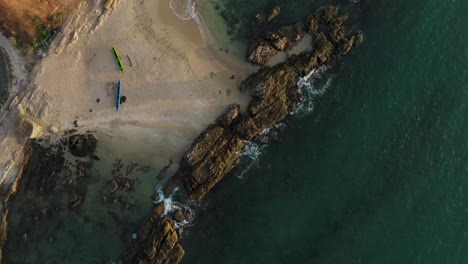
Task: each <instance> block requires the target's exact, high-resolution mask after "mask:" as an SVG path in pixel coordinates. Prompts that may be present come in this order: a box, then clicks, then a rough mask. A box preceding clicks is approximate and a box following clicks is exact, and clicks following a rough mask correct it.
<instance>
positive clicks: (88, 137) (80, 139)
mask: <svg viewBox="0 0 468 264" xmlns="http://www.w3.org/2000/svg"><path fill="white" fill-rule="evenodd" d="M96 147H97V139H96V137H95V136H94V135H92V134H80V135H72V136H70V138H69V139H68V149H69V150H70V153H71V154H72V155H73V156H77V157H86V156H90V155H93V154H94V151H96Z"/></svg>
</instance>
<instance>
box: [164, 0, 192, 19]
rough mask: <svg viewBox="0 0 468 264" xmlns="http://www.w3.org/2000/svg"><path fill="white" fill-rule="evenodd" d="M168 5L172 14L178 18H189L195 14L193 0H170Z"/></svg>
mask: <svg viewBox="0 0 468 264" xmlns="http://www.w3.org/2000/svg"><path fill="white" fill-rule="evenodd" d="M169 5H170V6H171V9H172V11H174V14H175V15H176V16H177V17H179V18H180V19H183V20H190V19H192V18H195V17H196V16H197V14H196V9H195V2H194V1H193V0H170V1H169Z"/></svg>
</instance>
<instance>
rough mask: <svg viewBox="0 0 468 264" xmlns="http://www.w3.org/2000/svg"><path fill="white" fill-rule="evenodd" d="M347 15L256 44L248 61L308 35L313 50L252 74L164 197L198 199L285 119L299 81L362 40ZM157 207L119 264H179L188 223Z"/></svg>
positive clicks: (285, 30) (328, 12)
mask: <svg viewBox="0 0 468 264" xmlns="http://www.w3.org/2000/svg"><path fill="white" fill-rule="evenodd" d="M348 28H350V27H349V26H348V25H347V16H346V15H339V8H338V7H337V6H325V7H322V8H320V9H319V10H318V11H317V12H316V13H315V14H313V15H311V16H309V17H308V18H307V19H306V21H304V22H299V23H296V24H294V25H289V26H285V27H281V28H280V29H278V30H277V31H275V32H269V33H267V34H266V35H265V36H266V37H264V38H263V39H260V40H258V41H256V42H255V43H254V44H253V45H252V47H251V48H250V49H249V52H248V56H247V58H248V60H249V61H251V62H253V63H256V64H264V63H265V62H266V61H268V59H269V58H271V57H272V56H273V55H274V54H276V53H277V52H278V51H282V50H288V49H290V48H291V47H293V46H294V45H295V44H297V43H298V40H300V39H301V38H302V37H303V36H304V35H305V34H306V33H308V34H311V35H312V38H313V42H312V51H310V52H306V53H302V54H299V55H293V56H291V57H290V58H289V59H288V60H287V61H286V62H284V63H280V64H278V65H276V66H274V67H271V68H270V67H263V68H261V69H260V70H259V71H258V72H256V73H254V74H252V75H250V76H249V77H248V78H247V79H246V80H244V81H243V82H242V84H241V87H240V89H241V90H243V91H248V92H249V93H250V94H251V96H252V101H251V102H250V104H249V106H248V109H247V111H246V112H245V113H241V112H240V107H239V105H236V104H233V105H230V106H229V107H228V108H227V109H226V111H225V112H224V113H223V114H222V115H221V116H220V117H219V118H218V119H217V120H216V122H215V123H214V124H211V125H210V126H209V127H208V128H207V129H205V131H203V132H202V133H201V134H200V135H199V136H198V137H197V138H196V139H195V140H194V142H193V143H192V145H191V146H190V147H189V149H188V150H187V152H186V153H185V155H184V156H183V158H182V160H181V161H180V167H179V170H178V171H177V173H176V175H175V176H174V177H173V178H172V179H171V181H170V182H169V183H168V184H167V186H166V189H165V196H168V195H169V194H171V193H173V192H174V190H177V189H176V188H178V187H180V186H182V190H181V193H180V195H179V197H178V201H179V202H180V203H182V204H183V203H187V202H189V201H191V200H201V199H202V198H203V197H204V196H205V195H206V194H207V193H208V192H209V191H210V190H211V189H212V188H213V187H214V186H215V185H216V184H217V183H218V182H219V181H220V180H221V179H222V178H223V177H224V176H225V175H226V174H228V173H229V172H230V171H231V170H232V169H233V168H235V167H236V166H237V165H238V164H239V163H240V160H241V156H240V152H241V151H242V150H243V149H244V147H245V145H246V142H247V141H255V140H257V139H258V138H259V137H260V136H261V134H262V132H263V131H264V130H265V129H268V128H270V127H272V126H274V125H275V124H278V123H279V122H280V121H282V120H284V119H285V118H286V117H287V116H288V115H289V114H290V113H291V112H292V110H293V109H294V108H295V107H296V106H297V105H298V104H299V103H300V102H301V101H302V100H303V95H302V91H301V89H299V88H298V82H299V80H300V79H301V78H302V77H304V76H307V75H308V74H309V73H310V72H311V71H312V70H314V69H317V68H318V67H320V66H322V65H327V66H331V65H334V64H335V63H336V62H337V60H338V57H339V56H341V55H346V54H347V53H349V51H350V50H351V49H352V48H353V47H355V46H357V45H360V44H361V43H362V42H363V40H364V39H363V34H362V33H361V32H358V31H356V32H354V31H349V29H348ZM164 206H165V205H164V203H159V204H158V205H157V206H156V207H155V209H154V211H153V213H152V215H151V216H150V217H149V218H148V219H147V220H146V221H145V222H144V223H143V225H142V226H141V228H140V231H139V232H138V234H137V238H136V239H135V240H134V242H133V243H132V246H131V247H130V249H129V250H128V251H127V252H126V253H125V254H124V255H123V257H122V261H123V263H141V264H143V263H174V264H176V263H179V262H180V261H181V259H182V257H183V255H184V250H183V249H182V247H181V245H180V244H179V235H178V233H177V230H176V228H175V226H176V225H177V224H180V223H183V222H187V221H190V220H191V219H187V217H185V214H184V213H183V212H181V211H180V210H175V211H174V212H172V213H167V210H166V208H164Z"/></svg>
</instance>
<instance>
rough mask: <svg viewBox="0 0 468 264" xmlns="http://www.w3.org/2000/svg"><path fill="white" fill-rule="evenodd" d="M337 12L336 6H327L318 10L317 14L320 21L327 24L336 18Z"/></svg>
mask: <svg viewBox="0 0 468 264" xmlns="http://www.w3.org/2000/svg"><path fill="white" fill-rule="evenodd" d="M338 10H339V8H338V6H333V5H329V6H324V7H321V8H319V10H318V11H317V13H318V17H319V18H320V20H322V21H323V22H324V23H329V22H330V21H331V20H332V19H333V18H335V17H336V15H337V14H338Z"/></svg>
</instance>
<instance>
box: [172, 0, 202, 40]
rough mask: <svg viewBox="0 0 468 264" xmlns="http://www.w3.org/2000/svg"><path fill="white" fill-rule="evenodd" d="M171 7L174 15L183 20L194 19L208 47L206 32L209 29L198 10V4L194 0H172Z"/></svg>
mask: <svg viewBox="0 0 468 264" xmlns="http://www.w3.org/2000/svg"><path fill="white" fill-rule="evenodd" d="M169 6H170V7H171V9H172V11H173V12H174V14H175V15H176V16H177V17H178V18H180V19H182V20H190V19H193V20H195V22H196V23H197V25H198V29H199V30H200V34H201V36H202V40H203V43H204V44H205V45H206V32H205V31H206V30H207V27H206V25H205V22H204V20H203V18H202V17H201V16H200V14H199V13H198V11H197V9H196V3H195V1H194V0H170V1H169Z"/></svg>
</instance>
